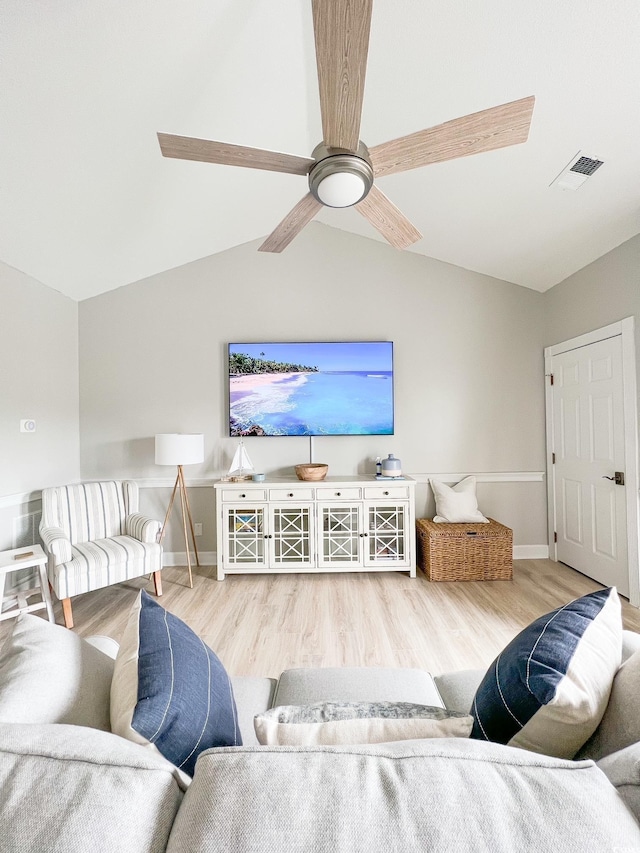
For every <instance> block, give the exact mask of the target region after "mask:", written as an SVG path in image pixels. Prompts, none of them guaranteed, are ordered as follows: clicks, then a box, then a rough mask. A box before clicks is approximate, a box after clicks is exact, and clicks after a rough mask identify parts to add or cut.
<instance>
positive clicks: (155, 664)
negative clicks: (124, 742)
mask: <svg viewBox="0 0 640 853" xmlns="http://www.w3.org/2000/svg"><path fill="white" fill-rule="evenodd" d="M111 727H112V730H113V731H114V732H115V733H116V734H120V735H122V736H123V737H126V738H128V739H129V740H133V741H135V742H137V743H143V744H152V745H153V746H155V747H156V748H157V749H158V751H159V752H161V753H162V755H164V757H165V758H167V759H168V760H169V761H171V762H172V763H173V764H175V765H176V766H177V767H179V768H180V769H181V770H183V771H184V772H185V773H187V774H188V775H189V776H193V772H194V769H195V764H196V760H197V758H198V755H199V754H200V753H201V752H202V751H203V750H205V749H210V748H211V747H214V746H241V745H242V738H241V735H240V729H239V728H238V715H237V711H236V703H235V699H234V696H233V689H232V686H231V680H230V679H229V676H228V675H227V672H226V670H225V668H224V666H223V665H222V663H221V662H220V660H219V658H218V657H217V655H216V654H214V652H212V651H211V649H210V648H209V647H208V646H207V645H206V644H205V643H204V642H203V641H202V640H201V639H200V638H199V637H198V636H197V634H195V633H194V632H193V631H192V630H191V628H189V626H188V625H186V624H185V623H184V622H183V621H182V620H181V619H178V618H177V616H174V615H173V614H172V613H169V612H168V611H167V610H165V609H164V607H161V606H160V605H159V604H158V603H157V602H156V601H154V599H153V598H152V597H151V596H150V595H148V593H146V592H145V591H144V590H143V591H142V592H141V594H140V597H139V598H138V601H137V602H136V605H135V606H134V610H133V612H132V614H131V617H130V619H129V622H128V624H127V628H126V630H125V634H124V637H123V640H122V644H121V646H120V651H119V652H118V658H117V660H116V665H115V671H114V677H113V684H112V689H111Z"/></svg>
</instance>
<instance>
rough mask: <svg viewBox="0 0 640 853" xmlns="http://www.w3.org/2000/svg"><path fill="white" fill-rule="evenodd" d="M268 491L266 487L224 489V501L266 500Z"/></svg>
mask: <svg viewBox="0 0 640 853" xmlns="http://www.w3.org/2000/svg"><path fill="white" fill-rule="evenodd" d="M266 498H267V493H266V492H265V490H264V489H241V488H238V489H223V490H222V500H223V501H254V502H255V501H264V500H266Z"/></svg>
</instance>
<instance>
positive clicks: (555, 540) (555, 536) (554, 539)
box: [553, 530, 558, 542]
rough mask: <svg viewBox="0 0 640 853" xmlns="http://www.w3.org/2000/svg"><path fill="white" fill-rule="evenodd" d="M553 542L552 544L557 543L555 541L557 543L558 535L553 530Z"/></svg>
mask: <svg viewBox="0 0 640 853" xmlns="http://www.w3.org/2000/svg"><path fill="white" fill-rule="evenodd" d="M553 541H554V542H557V541H558V534H557V533H556V531H555V530H554V531H553Z"/></svg>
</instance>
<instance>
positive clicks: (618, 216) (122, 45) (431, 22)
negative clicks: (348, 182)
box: [0, 0, 640, 299]
mask: <svg viewBox="0 0 640 853" xmlns="http://www.w3.org/2000/svg"><path fill="white" fill-rule="evenodd" d="M0 18H1V19H0V57H1V59H0V127H1V132H0V260H2V261H4V262H5V263H7V264H9V265H11V266H13V267H16V268H17V269H19V270H22V271H23V272H25V273H27V274H29V275H30V276H33V277H34V278H36V279H38V280H39V281H41V282H43V283H44V284H46V285H48V286H50V287H53V288H55V289H56V290H59V291H61V292H63V293H65V294H67V295H68V296H70V297H72V298H74V299H84V298H87V297H90V296H93V295H95V294H98V293H101V292H103V291H107V290H111V289H113V288H116V287H120V286H122V285H124V284H128V283H130V282H132V281H136V280H138V279H140V278H144V277H146V276H149V275H152V274H154V273H157V272H160V271H162V270H165V269H169V268H172V267H176V266H179V265H181V264H183V263H186V262H188V261H192V260H195V259H197V258H201V257H205V256H208V255H211V254H214V253H216V252H221V251H224V250H225V249H228V248H230V247H232V246H235V245H238V244H240V243H244V242H247V241H250V240H254V239H256V238H261V237H263V236H264V235H266V234H268V233H269V232H270V231H271V230H272V229H273V228H274V227H275V226H276V225H277V223H278V222H279V221H280V220H281V219H282V217H283V216H284V215H285V213H287V211H288V210H289V209H290V208H291V207H293V205H294V204H295V203H296V202H297V201H298V199H299V198H300V197H301V196H302V195H304V194H305V192H306V191H307V186H306V179H305V178H304V177H300V176H293V175H286V174H280V173H268V172H261V171H252V170H249V169H239V168H234V167H230V166H219V165H211V164H204V163H192V162H181V161H177V160H167V159H164V158H163V157H162V156H161V155H160V150H159V146H158V142H157V139H156V131H164V132H167V133H176V134H180V135H191V136H198V137H204V138H209V139H216V140H222V141H225V142H232V143H237V144H241V145H250V146H256V147H259V148H269V149H273V150H277V151H285V152H289V153H293V154H301V155H305V156H308V155H310V154H311V151H312V149H313V147H314V146H315V145H316V143H317V142H319V141H320V139H321V129H320V111H319V102H318V94H317V83H316V75H315V56H314V49H313V30H312V23H311V2H310V0H277V2H265V0H242V2H239V0H182V2H180V3H176V2H175V0H171V2H169V0H111V2H108V3H105V2H104V0H39V2H25V0H0ZM639 44H640V4H638V3H637V0H562V1H561V2H558V0H541V2H537V3H532V2H531V0H527V2H524V0H485V2H483V3H470V2H469V0H439V1H438V2H436V0H376V2H375V3H374V10H373V24H372V32H371V44H370V50H369V65H368V72H367V80H366V87H365V97H364V114H363V120H362V127H361V137H362V139H363V141H364V142H365V143H366V144H368V145H369V146H373V145H376V144H378V143H380V142H384V141H386V140H389V139H392V138H395V137H397V136H401V135H404V134H407V133H411V132H413V131H416V130H420V129H422V128H425V127H430V126H433V125H436V124H439V123H441V122H444V121H448V120H449V119H453V118H457V117H458V116H461V115H464V114H466V113H471V112H476V111H478V110H482V109H486V108H488V107H491V106H495V105H497V104H501V103H505V102H507V101H512V100H516V99H518V98H522V97H525V96H527V95H531V94H533V95H535V96H536V106H535V109H534V113H533V122H532V127H531V133H530V136H529V141H528V142H526V143H525V144H523V145H518V146H515V147H512V148H507V149H502V150H499V151H494V152H490V153H487V154H480V155H476V156H474V157H466V158H463V159H460V160H454V161H451V162H449V163H443V164H437V165H432V166H427V167H424V168H422V169H419V170H415V171H412V172H406V173H404V174H399V175H393V176H390V177H387V178H381V179H380V183H379V186H380V188H381V189H382V190H383V191H384V192H385V193H386V194H387V195H388V196H389V197H390V198H391V199H392V201H393V202H394V203H395V204H396V205H397V206H398V207H400V209H401V210H402V211H403V212H404V213H405V214H406V215H407V216H408V217H409V218H410V219H411V220H412V221H413V223H414V224H415V225H416V226H417V227H418V228H419V229H420V231H421V232H422V233H423V234H424V237H423V239H422V240H421V241H420V242H418V243H417V244H415V246H413V247H412V248H411V250H410V251H413V252H418V253H420V254H423V255H428V256H430V257H433V258H438V259H440V260H443V261H447V262H449V263H452V264H457V265H459V266H461V267H465V268H467V269H470V270H475V271H478V272H481V273H486V274H488V275H492V276H495V277H497V278H501V279H505V280H507V281H511V282H515V283H516V284H519V285H523V286H525V287H530V288H534V289H536V290H540V291H544V290H546V289H548V288H549V287H552V286H553V285H555V284H557V283H558V282H559V281H562V280H563V279H564V278H566V277H567V276H568V275H570V274H571V273H573V272H575V271H576V270H578V269H581V268H582V267H584V266H585V265H586V264H588V263H590V262H591V261H593V260H595V259H596V258H598V257H599V256H601V255H603V254H604V253H605V252H607V251H610V250H611V249H612V248H614V247H615V246H617V245H619V244H620V243H622V242H624V241H625V240H627V239H629V238H630V237H632V236H634V235H635V234H637V233H639V232H640V156H639V153H638V152H639V150H640V84H639V81H640V50H639V49H638V45H639ZM578 151H582V152H583V153H584V154H585V155H587V156H592V157H597V158H600V159H602V160H604V161H605V163H604V165H603V166H602V167H601V168H600V169H599V170H598V171H597V172H596V173H595V174H594V175H593V176H592V177H591V178H590V179H589V180H588V181H587V182H586V184H585V185H584V186H583V187H581V188H580V189H579V190H577V191H576V192H563V191H561V190H559V189H557V188H553V187H551V188H550V187H549V184H550V183H551V181H552V180H553V179H554V178H555V177H556V175H557V174H558V173H559V172H560V171H561V170H562V169H563V168H564V166H566V165H567V163H568V162H569V161H570V160H571V159H572V158H573V156H574V155H575V154H576V153H577V152H578ZM318 219H319V221H321V222H324V223H327V224H329V225H332V226H334V227H337V228H342V229H345V230H347V231H351V232H353V233H355V234H361V235H365V236H367V237H371V238H372V239H382V238H380V237H379V235H378V234H377V232H375V231H374V230H373V229H372V227H371V226H370V225H369V224H368V223H367V222H366V221H365V220H364V219H363V217H361V216H359V214H358V213H357V212H356V211H354V210H341V211H338V210H329V209H324V210H323V211H322V212H321V213H320V215H319V217H318Z"/></svg>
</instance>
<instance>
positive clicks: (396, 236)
mask: <svg viewBox="0 0 640 853" xmlns="http://www.w3.org/2000/svg"><path fill="white" fill-rule="evenodd" d="M356 210H357V211H358V213H361V214H362V215H363V216H364V218H365V219H368V220H369V222H370V223H371V224H372V225H373V227H374V228H377V229H378V231H379V232H380V233H381V234H382V236H383V237H384V238H385V240H387V242H389V243H391V245H392V246H394V247H395V248H396V249H406V248H407V246H410V245H411V244H412V243H415V242H416V241H417V240H420V239H421V237H422V234H421V233H420V232H419V231H418V229H417V228H415V227H414V226H413V225H412V224H411V223H410V222H409V220H408V219H407V217H406V216H405V215H404V213H401V212H400V211H399V210H398V208H397V207H396V206H395V204H394V203H393V202H392V201H391V200H390V199H388V198H387V197H386V195H385V194H384V193H383V192H381V191H380V190H379V189H378V188H377V187H376V185H375V184H374V185H373V186H372V187H371V189H370V190H369V193H368V195H366V196H365V197H364V198H363V199H362V201H361V202H359V204H356Z"/></svg>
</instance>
